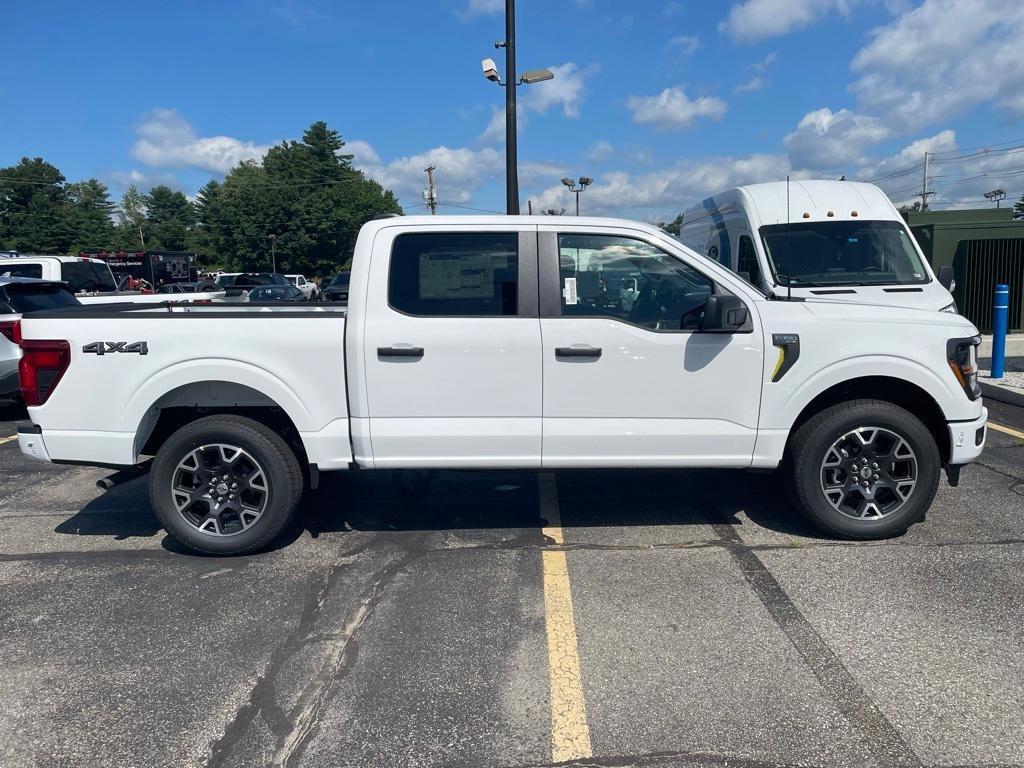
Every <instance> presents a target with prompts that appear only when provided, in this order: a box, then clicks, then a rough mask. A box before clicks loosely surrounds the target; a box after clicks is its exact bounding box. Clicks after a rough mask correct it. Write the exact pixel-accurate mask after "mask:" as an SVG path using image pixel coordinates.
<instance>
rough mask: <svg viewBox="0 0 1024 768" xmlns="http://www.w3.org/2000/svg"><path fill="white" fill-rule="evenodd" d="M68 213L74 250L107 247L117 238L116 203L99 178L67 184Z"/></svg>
mask: <svg viewBox="0 0 1024 768" xmlns="http://www.w3.org/2000/svg"><path fill="white" fill-rule="evenodd" d="M65 194H66V197H67V209H68V210H67V217H68V220H69V222H70V228H71V230H72V241H71V246H70V248H69V249H68V250H69V251H70V252H71V253H81V252H82V251H95V250H106V249H109V248H111V246H112V245H113V244H114V241H115V229H114V220H113V218H112V217H113V215H114V210H115V206H114V203H113V202H112V201H111V200H110V192H109V191H108V190H107V187H106V185H105V184H103V183H101V182H99V181H97V180H96V179H89V180H87V181H80V182H76V183H74V184H68V185H66V187H65Z"/></svg>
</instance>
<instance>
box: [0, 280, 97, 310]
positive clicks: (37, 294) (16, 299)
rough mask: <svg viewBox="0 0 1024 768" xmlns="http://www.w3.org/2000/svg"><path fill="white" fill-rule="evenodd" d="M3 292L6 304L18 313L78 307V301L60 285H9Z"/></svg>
mask: <svg viewBox="0 0 1024 768" xmlns="http://www.w3.org/2000/svg"><path fill="white" fill-rule="evenodd" d="M3 290H4V291H5V292H6V293H7V301H6V303H7V304H8V305H10V307H11V309H13V310H14V311H15V312H18V313H25V312H35V311H37V310H40V309H59V308H60V307H72V306H77V305H78V299H76V298H75V297H74V296H73V295H72V293H71V291H69V290H68V289H67V288H65V287H64V286H62V285H15V284H11V285H8V286H6V287H5V288H4V289H3Z"/></svg>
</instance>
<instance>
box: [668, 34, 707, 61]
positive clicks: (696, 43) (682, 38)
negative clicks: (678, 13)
mask: <svg viewBox="0 0 1024 768" xmlns="http://www.w3.org/2000/svg"><path fill="white" fill-rule="evenodd" d="M668 44H669V45H670V46H672V47H673V48H678V49H679V51H680V53H682V55H683V56H692V55H693V54H694V53H696V52H697V49H698V48H699V47H700V38H699V37H697V36H696V35H678V36H676V37H673V38H672V39H671V40H669V41H668Z"/></svg>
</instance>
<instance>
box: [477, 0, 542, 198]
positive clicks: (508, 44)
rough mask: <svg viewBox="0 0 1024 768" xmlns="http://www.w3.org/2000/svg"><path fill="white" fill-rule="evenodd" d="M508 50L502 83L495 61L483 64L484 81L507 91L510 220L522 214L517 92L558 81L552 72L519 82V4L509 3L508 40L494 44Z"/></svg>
mask: <svg viewBox="0 0 1024 768" xmlns="http://www.w3.org/2000/svg"><path fill="white" fill-rule="evenodd" d="M494 47H495V48H504V49H505V77H506V81H505V82H502V81H501V75H500V74H499V73H498V65H497V64H495V63H494V59H484V60H483V61H482V62H481V67H482V68H483V72H484V77H486V78H487V79H488V80H490V81H491V82H492V83H497V84H498V85H500V86H503V87H504V88H505V208H506V213H508V214H509V215H510V216H515V215H518V214H519V166H518V158H517V147H516V139H517V135H516V134H517V126H516V88H517V87H519V86H520V85H530V84H532V83H541V82H544V81H545V80H551V79H553V78H554V76H555V73H554V72H552V71H551V70H550V69H531V70H529V71H527V72H524V73H523V76H522V77H521V78H519V79H518V80H516V0H505V39H504V40H501V41H499V42H497V43H495V44H494Z"/></svg>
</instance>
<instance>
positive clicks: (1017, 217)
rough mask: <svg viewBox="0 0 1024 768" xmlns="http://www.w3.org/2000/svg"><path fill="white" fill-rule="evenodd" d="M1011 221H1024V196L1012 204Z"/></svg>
mask: <svg viewBox="0 0 1024 768" xmlns="http://www.w3.org/2000/svg"><path fill="white" fill-rule="evenodd" d="M1013 220H1014V221H1024V195H1021V196H1020V200H1017V201H1016V202H1015V203H1014V204H1013Z"/></svg>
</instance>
